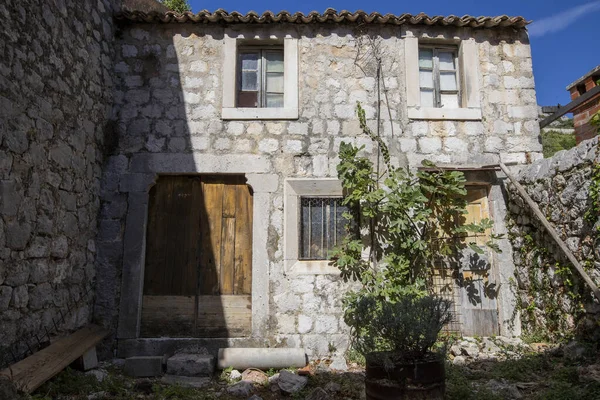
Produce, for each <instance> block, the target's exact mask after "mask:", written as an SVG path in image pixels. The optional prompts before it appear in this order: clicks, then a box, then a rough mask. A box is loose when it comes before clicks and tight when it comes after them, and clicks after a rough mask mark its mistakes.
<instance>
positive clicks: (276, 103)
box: [267, 93, 283, 107]
mask: <svg viewBox="0 0 600 400" xmlns="http://www.w3.org/2000/svg"><path fill="white" fill-rule="evenodd" d="M267 107H283V95H282V94H278V93H267Z"/></svg>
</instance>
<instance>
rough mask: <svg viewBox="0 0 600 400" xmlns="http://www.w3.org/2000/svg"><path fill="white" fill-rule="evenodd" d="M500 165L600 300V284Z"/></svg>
mask: <svg viewBox="0 0 600 400" xmlns="http://www.w3.org/2000/svg"><path fill="white" fill-rule="evenodd" d="M499 165H500V168H501V169H502V171H503V172H504V173H505V174H506V176H507V177H508V179H510V181H511V182H512V183H513V185H515V187H516V188H517V191H518V192H519V194H520V195H521V197H523V199H524V200H525V201H526V202H527V204H529V207H531V209H532V210H533V213H534V214H535V216H536V217H537V218H538V219H539V220H540V221H541V222H542V225H544V228H546V230H547V231H548V233H549V234H550V236H551V237H552V239H554V241H555V242H556V244H558V246H559V247H560V248H561V250H562V251H563V253H565V255H566V256H567V258H568V259H569V261H571V263H572V264H573V266H574V267H575V269H576V270H577V272H579V275H581V277H582V278H583V280H584V281H585V282H586V283H587V285H588V286H589V287H590V289H592V292H594V295H595V296H596V298H597V299H598V300H600V290H598V286H596V284H595V283H594V281H593V280H592V278H590V276H589V275H588V274H587V272H585V270H584V269H583V266H582V265H581V264H580V263H579V261H578V260H577V259H576V258H575V256H574V255H573V253H572V252H571V250H569V248H568V247H567V245H566V243H565V242H563V240H562V239H561V238H560V236H558V232H556V230H555V229H554V227H553V226H552V225H550V222H548V220H547V219H546V217H545V216H544V214H542V212H541V211H540V208H539V207H538V205H537V204H536V203H535V202H534V201H533V199H532V198H531V197H529V195H528V194H527V192H526V191H525V188H524V187H523V186H522V185H521V184H520V183H519V182H518V181H517V180H516V178H515V177H514V176H512V175H511V173H510V171H509V170H508V168H507V167H506V165H504V164H502V163H500V164H499Z"/></svg>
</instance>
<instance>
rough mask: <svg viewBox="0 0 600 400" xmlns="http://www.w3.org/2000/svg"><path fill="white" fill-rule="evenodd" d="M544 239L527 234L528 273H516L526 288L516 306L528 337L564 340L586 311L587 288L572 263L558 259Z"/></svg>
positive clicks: (522, 248) (525, 256)
mask: <svg viewBox="0 0 600 400" xmlns="http://www.w3.org/2000/svg"><path fill="white" fill-rule="evenodd" d="M543 242H544V241H543V240H540V238H534V237H533V236H532V235H531V234H526V235H524V236H523V242H522V245H521V246H520V247H519V255H520V257H521V260H523V262H524V263H525V264H526V265H525V267H526V268H524V271H525V274H524V275H521V276H519V275H518V274H517V277H516V278H517V281H520V282H519V283H520V285H519V286H520V287H519V289H521V290H522V291H523V292H522V293H521V295H518V294H517V296H516V299H517V304H516V310H518V311H520V313H521V324H522V328H523V330H524V335H525V336H526V337H529V338H531V340H533V341H540V340H541V341H560V340H565V339H568V338H569V337H570V336H571V335H572V330H573V326H574V324H575V322H576V321H578V320H579V319H580V318H581V316H583V314H584V306H583V299H584V296H583V291H584V288H583V285H582V283H581V282H580V279H579V277H578V276H576V275H575V274H574V273H573V270H572V268H571V266H570V265H569V264H564V263H562V262H560V261H557V260H555V259H554V257H553V255H552V252H551V251H550V250H549V249H548V248H547V247H540V246H538V245H537V243H543ZM513 284H514V283H513ZM515 286H516V285H515Z"/></svg>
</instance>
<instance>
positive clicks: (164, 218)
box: [141, 176, 253, 337]
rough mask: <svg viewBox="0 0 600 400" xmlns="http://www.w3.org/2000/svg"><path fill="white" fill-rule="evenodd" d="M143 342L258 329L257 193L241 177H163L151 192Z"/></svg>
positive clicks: (241, 333) (232, 334)
mask: <svg viewBox="0 0 600 400" xmlns="http://www.w3.org/2000/svg"><path fill="white" fill-rule="evenodd" d="M148 209H149V211H148V229H147V236H146V238H147V239H146V266H145V275H144V297H143V304H142V321H141V322H142V323H141V336H142V337H158V336H167V337H240V336H247V335H249V334H250V333H251V328H252V320H251V317H252V309H251V294H252V292H251V291H252V212H253V210H252V193H251V189H250V187H249V186H248V185H247V184H246V183H245V180H244V178H243V177H241V176H161V177H160V178H159V179H158V182H157V183H156V185H155V186H154V187H152V189H151V190H150V203H149V207H148Z"/></svg>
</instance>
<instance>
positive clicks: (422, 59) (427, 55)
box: [419, 49, 433, 68]
mask: <svg viewBox="0 0 600 400" xmlns="http://www.w3.org/2000/svg"><path fill="white" fill-rule="evenodd" d="M419 67H425V68H433V50H431V49H419Z"/></svg>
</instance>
